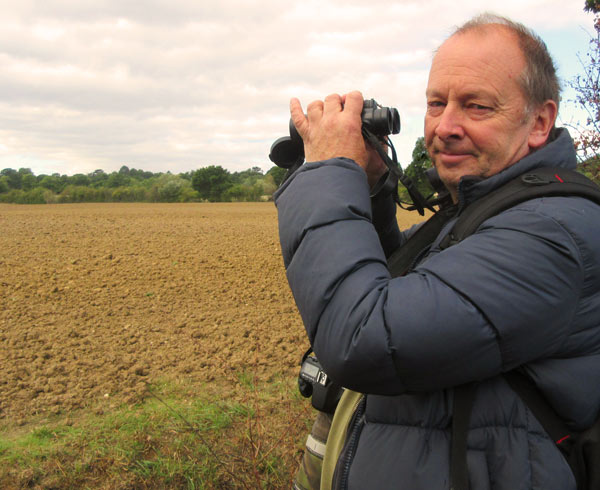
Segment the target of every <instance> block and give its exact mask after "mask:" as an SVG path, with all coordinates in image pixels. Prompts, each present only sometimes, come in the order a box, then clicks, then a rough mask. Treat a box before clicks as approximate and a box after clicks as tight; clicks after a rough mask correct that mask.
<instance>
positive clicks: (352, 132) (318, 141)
mask: <svg viewBox="0 0 600 490" xmlns="http://www.w3.org/2000/svg"><path fill="white" fill-rule="evenodd" d="M362 106H363V96H362V94H361V93H360V92H357V91H355V92H350V93H349V94H347V95H344V96H340V95H338V94H332V95H328V96H327V97H326V98H325V101H321V100H316V101H314V102H311V103H310V104H309V105H308V108H307V111H306V114H307V115H306V116H305V115H304V112H303V110H302V106H301V105H300V101H299V100H298V99H296V98H294V99H292V100H291V101H290V113H291V116H292V121H293V122H294V126H296V129H297V130H298V134H299V135H300V136H301V137H302V140H303V142H304V154H305V157H306V161H307V162H315V161H322V160H328V159H330V158H336V157H346V158H350V159H352V160H354V161H355V162H356V163H357V164H358V165H360V166H361V167H362V168H363V169H364V170H365V171H367V168H368V167H369V166H370V165H368V163H369V155H368V152H367V148H366V145H365V141H364V139H363V136H362V131H361V128H362V121H361V113H362ZM369 180H370V179H369Z"/></svg>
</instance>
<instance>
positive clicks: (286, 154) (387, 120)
mask: <svg viewBox="0 0 600 490" xmlns="http://www.w3.org/2000/svg"><path fill="white" fill-rule="evenodd" d="M360 117H361V121H362V125H363V128H365V129H368V130H369V131H370V132H371V133H373V134H374V135H375V136H377V137H378V138H385V137H386V136H388V135H390V134H398V133H399V132H400V114H399V113H398V110H397V109H395V108H393V107H382V106H381V105H379V104H378V103H377V102H376V101H375V99H366V100H365V101H364V102H363V108H362V112H361V116H360ZM289 132H290V135H289V136H284V137H282V138H279V139H277V140H276V141H275V142H274V143H273V144H272V145H271V151H270V152H269V159H270V160H271V161H272V162H273V163H274V164H275V165H277V166H278V167H281V168H288V169H289V168H292V167H294V166H300V165H301V164H302V162H303V161H304V143H303V142H302V138H301V137H300V135H299V134H298V131H297V130H296V126H294V123H293V122H292V120H291V119H290V124H289Z"/></svg>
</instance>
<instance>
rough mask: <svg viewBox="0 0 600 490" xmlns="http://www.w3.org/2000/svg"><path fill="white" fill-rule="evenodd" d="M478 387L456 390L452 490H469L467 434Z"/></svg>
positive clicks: (462, 386)
mask: <svg viewBox="0 0 600 490" xmlns="http://www.w3.org/2000/svg"><path fill="white" fill-rule="evenodd" d="M476 391H477V385H476V384H475V383H467V384H464V385H460V386H457V387H456V388H454V400H453V402H452V440H451V442H450V490H469V488H470V486H469V468H468V466H467V434H468V432H469V419H470V418H471V409H472V408H473V402H474V401H475V392H476Z"/></svg>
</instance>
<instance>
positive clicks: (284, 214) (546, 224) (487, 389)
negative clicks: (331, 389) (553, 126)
mask: <svg viewBox="0 0 600 490" xmlns="http://www.w3.org/2000/svg"><path fill="white" fill-rule="evenodd" d="M540 166H559V167H560V166H563V167H568V168H573V167H574V166H575V154H574V150H573V145H572V141H571V138H570V136H569V135H568V133H567V132H566V130H562V131H561V132H560V133H559V136H558V138H557V139H555V140H554V141H553V142H551V143H549V144H548V145H547V146H545V147H544V148H542V149H541V150H539V151H537V152H535V153H532V154H530V155H528V156H526V157H525V158H523V159H522V160H521V161H519V162H517V163H516V164H515V165H513V166H511V167H509V168H507V169H505V170H504V171H502V172H501V173H499V174H497V175H495V176H493V177H490V178H488V179H485V180H476V179H469V178H465V179H463V180H462V182H461V184H460V187H459V204H460V205H464V204H466V203H469V202H472V201H473V200H476V199H477V198H478V197H481V196H482V195H485V194H487V193H488V192H490V191H491V190H493V189H495V188H497V187H498V186H499V185H501V184H503V183H504V182H506V181H508V180H510V179H511V178H513V177H516V176H517V175H520V174H522V173H524V172H526V171H528V170H532V169H535V168H537V167H540ZM275 199H276V205H277V208H278V213H279V230H280V239H281V247H282V252H283V258H284V263H285V267H286V270H287V277H288V281H289V284H290V287H291V290H292V292H293V295H294V298H295V301H296V304H297V306H298V309H299V311H300V314H301V316H302V319H303V322H304V325H305V327H306V330H307V333H308V337H309V339H310V342H311V344H312V345H313V348H314V351H315V353H316V355H317V357H318V358H319V360H320V361H321V363H322V364H323V366H324V369H325V371H326V372H327V373H328V374H329V375H330V376H331V377H332V378H333V379H335V380H336V381H337V382H338V383H340V384H342V385H343V386H346V387H348V388H351V389H353V390H356V391H360V392H363V393H367V394H368V396H367V398H366V413H365V417H364V421H363V424H362V426H361V429H362V430H361V432H360V437H359V439H358V444H357V447H356V450H355V451H354V452H353V453H352V454H351V455H347V456H349V461H350V462H351V465H350V470H349V476H348V479H347V482H345V484H346V485H347V488H350V489H369V488H377V489H386V488H395V489H410V490H438V489H439V490H442V489H444V490H447V489H449V485H450V484H449V453H450V445H449V443H450V423H451V419H452V400H453V389H452V388H453V387H454V386H457V385H460V384H463V383H466V382H471V381H479V382H480V383H479V385H478V390H477V394H476V399H475V405H474V407H473V413H472V416H471V421H470V429H469V433H468V441H467V442H468V454H467V457H468V465H469V474H470V479H471V488H472V489H473V490H487V489H490V490H491V489H493V490H520V489H523V490H525V489H527V490H529V489H535V490H538V489H539V490H542V489H543V490H570V489H574V488H575V483H574V479H573V476H572V474H571V472H570V470H569V468H568V465H567V463H566V462H565V461H564V459H563V458H562V456H561V454H560V453H559V451H558V450H557V449H556V447H555V445H554V443H553V442H552V441H551V440H550V439H549V438H548V436H547V435H546V433H545V432H544V430H543V429H542V427H541V426H540V424H539V423H538V422H537V421H536V420H535V418H534V417H533V416H532V414H531V412H530V411H529V410H528V409H527V407H525V405H524V404H523V403H522V402H521V401H520V399H519V398H518V397H517V396H516V395H515V394H514V392H513V391H512V390H511V389H510V388H509V387H508V385H507V384H506V383H505V381H504V379H503V378H502V377H501V376H500V374H501V373H503V372H505V371H508V370H511V369H515V368H517V367H522V368H523V369H524V370H525V371H526V373H527V374H528V375H529V376H530V377H531V378H532V379H533V381H534V382H535V383H536V384H537V386H538V387H539V388H540V389H541V390H542V391H543V393H544V394H545V396H546V397H547V398H548V400H549V401H550V402H551V404H552V405H553V406H554V408H555V409H556V411H557V412H558V413H559V414H560V415H562V416H563V417H564V419H565V420H566V421H567V422H568V423H569V424H570V425H571V426H572V427H573V428H575V429H581V428H583V427H586V426H588V425H590V424H591V423H592V422H593V420H594V419H595V418H596V417H597V416H598V413H599V409H600V390H599V389H598V386H600V206H598V205H597V204H595V203H593V202H591V201H588V200H586V199H583V198H577V197H551V198H540V199H534V200H531V201H528V202H525V203H523V204H520V205H518V206H515V207H513V208H511V209H509V210H508V211H505V212H503V213H501V214H499V215H497V216H495V217H493V218H491V219H489V220H487V221H486V222H484V223H483V224H482V225H481V226H480V228H479V229H478V230H477V232H476V233H475V234H473V235H472V236H470V237H468V238H467V239H465V240H464V241H463V242H461V243H459V244H458V245H455V246H453V247H450V248H449V249H447V250H444V251H440V250H439V248H438V247H437V242H439V240H441V238H443V236H444V235H445V233H446V232H447V228H448V227H446V228H445V230H443V231H442V233H441V234H440V236H439V237H438V240H437V241H436V243H435V244H434V245H433V247H432V249H431V250H430V252H429V253H428V254H427V255H426V257H425V258H424V259H423V260H422V261H421V262H420V263H419V264H418V266H417V267H416V268H415V270H414V271H413V272H412V273H410V274H408V275H406V276H404V277H400V278H395V279H391V278H390V275H389V273H388V270H387V267H386V258H385V253H384V249H385V250H391V249H393V248H394V247H395V246H398V245H400V244H401V243H402V242H403V240H405V239H406V235H405V234H401V233H400V232H399V231H398V230H397V228H395V225H393V224H392V222H390V221H387V220H385V219H384V220H383V221H384V222H383V223H377V220H376V224H377V229H376V227H375V226H374V225H373V211H372V206H371V202H370V198H369V189H368V184H367V179H366V175H365V173H364V172H363V170H362V169H361V168H360V167H358V166H357V165H356V164H355V163H354V162H352V161H350V160H347V159H343V158H338V159H333V160H329V161H326V162H317V163H310V164H306V165H304V166H303V167H301V168H300V170H298V171H297V172H296V173H295V174H294V175H293V177H292V178H290V179H289V180H288V181H287V182H286V183H285V184H284V186H282V188H281V189H280V190H279V191H278V192H277V194H276V196H275ZM388 211H389V209H388ZM377 213H378V214H380V213H381V210H379V211H377ZM383 214H385V213H383ZM391 214H393V213H391ZM448 226H450V224H449V225H448Z"/></svg>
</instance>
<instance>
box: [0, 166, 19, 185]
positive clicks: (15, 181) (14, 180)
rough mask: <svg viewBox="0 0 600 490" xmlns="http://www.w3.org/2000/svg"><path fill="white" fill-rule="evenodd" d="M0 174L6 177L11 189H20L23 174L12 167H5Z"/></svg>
mask: <svg viewBox="0 0 600 490" xmlns="http://www.w3.org/2000/svg"><path fill="white" fill-rule="evenodd" d="M0 175H3V176H4V177H6V183H7V184H8V187H9V188H10V189H20V188H21V179H22V175H21V174H20V173H19V172H17V171H16V170H14V169H12V168H5V169H4V170H2V171H0Z"/></svg>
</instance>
